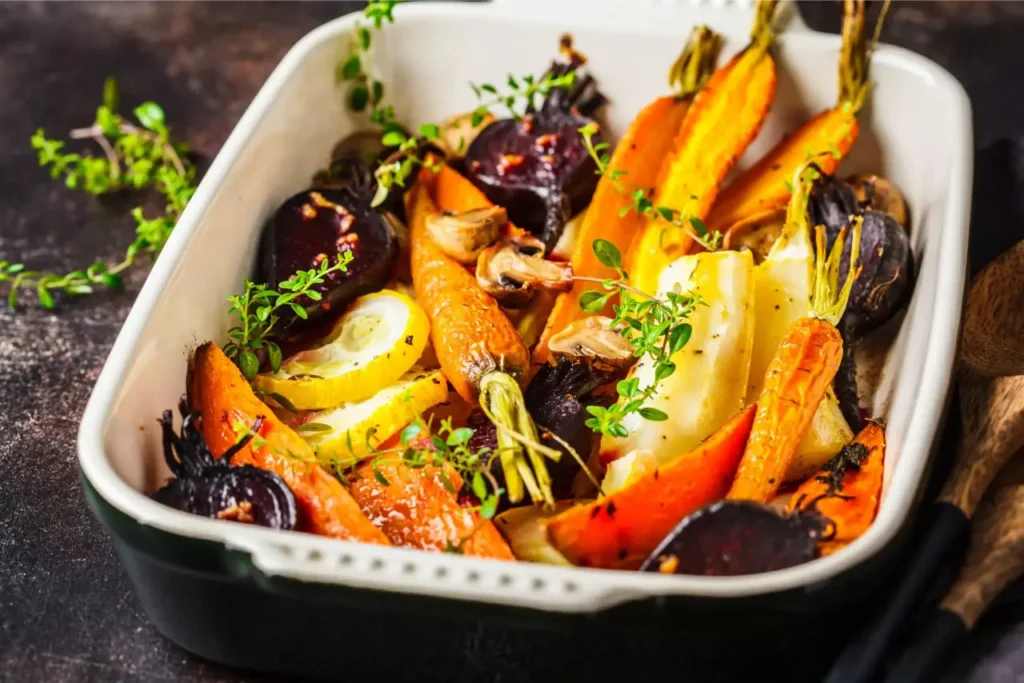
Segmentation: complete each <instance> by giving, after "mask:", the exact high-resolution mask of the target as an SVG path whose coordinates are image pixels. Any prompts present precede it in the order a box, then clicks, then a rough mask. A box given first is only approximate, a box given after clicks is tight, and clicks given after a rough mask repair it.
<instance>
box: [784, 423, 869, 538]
mask: <svg viewBox="0 0 1024 683" xmlns="http://www.w3.org/2000/svg"><path fill="white" fill-rule="evenodd" d="M884 467H885V429H884V428H883V427H882V425H880V424H878V423H877V422H868V423H867V425H866V426H865V427H864V429H862V430H861V432H860V434H858V435H857V438H855V439H854V440H853V441H852V442H851V443H850V444H849V445H847V446H844V447H843V450H841V451H840V452H839V454H838V455H836V456H835V457H834V458H832V460H830V461H828V462H827V463H826V464H825V466H824V467H823V468H822V469H821V471H819V472H818V473H817V474H816V475H815V476H813V477H811V478H810V479H808V480H807V481H805V482H804V483H803V484H801V485H800V488H798V489H797V490H796V491H795V492H794V493H793V496H792V497H791V498H790V499H789V510H790V512H792V511H794V510H797V509H806V508H811V509H814V510H817V511H818V512H820V513H821V514H822V515H824V516H825V517H827V518H828V519H830V520H831V521H832V524H833V525H834V528H835V534H834V535H833V536H832V537H831V538H830V539H829V540H827V541H822V542H820V543H819V544H818V550H819V552H820V553H821V554H822V555H828V554H830V553H834V552H835V551H837V550H839V549H840V548H842V547H844V546H845V545H847V544H848V543H850V542H851V541H853V540H854V539H856V538H857V537H858V536H860V535H861V534H863V533H864V532H865V531H867V529H868V527H869V526H871V522H873V521H874V519H875V515H876V514H877V513H878V499H879V497H880V496H881V495H882V475H883V474H884Z"/></svg>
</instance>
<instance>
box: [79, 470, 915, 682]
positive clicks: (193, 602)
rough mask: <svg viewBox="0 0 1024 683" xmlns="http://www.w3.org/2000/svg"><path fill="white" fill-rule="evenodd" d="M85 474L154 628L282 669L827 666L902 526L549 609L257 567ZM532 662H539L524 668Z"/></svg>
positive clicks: (310, 672)
mask: <svg viewBox="0 0 1024 683" xmlns="http://www.w3.org/2000/svg"><path fill="white" fill-rule="evenodd" d="M82 486H83V488H84V490H85V494H86V498H87V499H88V502H89V505H90V506H91V507H92V509H93V512H94V513H95V514H96V516H97V517H98V518H99V519H100V521H101V522H102V523H103V524H104V526H106V528H107V529H108V530H109V531H110V534H111V536H112V537H113V539H114V545H115V548H116V550H117V553H118V555H119V557H120V559H121V562H122V564H123V565H124V567H125V569H126V570H127V571H128V574H129V576H130V578H131V580H132V584H133V586H134V589H135V593H136V595H137V596H138V598H139V601H140V603H141V604H142V607H143V609H144V610H145V612H146V614H147V616H148V617H149V618H150V619H151V620H152V621H153V623H154V624H155V625H156V627H157V628H158V629H159V630H160V631H161V633H163V634H164V635H165V636H166V637H167V638H169V639H170V640H172V641H173V642H175V643H176V644H178V645H179V646H181V647H182V648H184V649H186V650H188V651H190V652H193V653H195V654H197V655H199V656H201V657H204V658H206V659H209V660H212V661H216V662H220V663H224V664H228V665H230V666H235V667H239V668H243V669H249V670H253V671H260V672H272V673H276V674H282V675H286V676H288V677H289V679H291V680H294V679H295V678H301V679H318V680H340V679H346V678H348V677H349V676H351V675H352V674H353V673H354V672H360V675H361V676H365V675H372V676H374V677H380V678H381V679H382V680H423V678H422V677H419V676H418V673H417V672H420V673H422V672H425V671H429V670H430V669H431V667H432V666H433V664H432V663H435V664H436V663H438V662H440V661H442V658H443V660H444V661H445V662H447V663H446V670H450V661H451V658H455V659H456V661H462V660H465V662H466V667H467V668H466V671H467V676H468V678H467V679H466V680H479V679H480V676H479V675H474V674H473V673H472V672H476V674H480V667H481V666H483V667H485V668H486V667H487V666H489V662H491V658H498V660H500V661H501V667H500V668H501V669H502V670H504V671H506V672H507V671H508V669H509V666H511V667H512V668H513V669H514V670H516V671H521V672H522V673H523V674H524V676H525V678H526V679H529V680H549V679H550V680H582V679H583V678H582V674H583V673H584V672H586V671H588V670H593V672H594V673H593V674H592V675H593V676H598V677H599V678H598V680H605V678H606V677H609V678H610V677H611V676H613V675H614V676H616V677H619V676H621V677H624V678H625V680H641V677H642V676H655V675H664V673H666V672H670V671H671V672H675V673H679V674H682V675H683V677H682V678H678V677H676V678H674V679H673V680H683V681H690V680H693V681H705V680H709V681H728V680H737V681H741V680H754V678H753V677H755V676H756V677H757V678H756V679H757V680H759V681H765V680H775V676H778V677H779V678H780V679H781V678H784V676H783V674H784V672H786V671H787V670H788V671H792V669H793V667H794V666H797V665H799V666H800V667H801V669H802V673H809V672H810V671H819V670H820V671H822V672H824V670H825V669H826V668H827V666H828V664H829V662H830V661H831V658H832V657H833V656H834V655H835V653H836V652H837V650H838V648H839V647H840V646H841V645H842V643H843V642H844V640H845V639H846V637H848V635H849V634H850V633H851V632H852V631H853V630H854V629H855V628H856V626H857V625H859V624H860V623H861V621H862V620H863V619H864V618H866V617H867V616H868V615H867V614H866V612H865V609H864V608H865V606H866V605H870V604H871V602H872V601H871V600H869V599H867V598H868V597H869V596H870V595H871V594H872V593H873V592H874V591H875V590H876V589H878V588H879V584H880V582H881V579H882V578H883V577H885V576H886V575H887V574H889V573H890V570H891V569H892V563H893V560H894V558H895V557H896V556H897V554H898V552H897V551H898V549H899V547H900V546H901V545H902V544H903V543H904V542H905V540H906V537H907V534H906V528H904V530H903V531H901V532H900V534H898V536H897V538H896V540H895V541H894V542H893V543H891V544H890V545H889V546H888V547H887V548H886V550H885V551H884V552H883V553H880V554H879V555H877V556H875V557H873V558H872V559H871V560H869V561H868V562H866V563H864V564H862V565H860V566H858V567H856V568H855V569H853V570H851V571H850V572H847V573H846V574H843V575H840V576H839V577H836V578H835V579H834V580H832V581H829V582H826V583H823V584H819V585H816V586H812V587H808V588H806V589H803V590H796V591H789V592H785V593H776V594H770V595H765V596H758V597H752V598H743V599H708V598H694V597H687V596H666V597H660V598H650V599H646V600H637V601H633V602H629V603H626V604H622V605H619V606H616V607H613V608H610V609H606V610H603V611H600V612H595V613H587V614H560V613H554V612H543V611H539V610H533V609H525V608H513V607H507V606H499V605H491V604H485V603H474V602H467V601H460V600H449V599H442V598H435V597H428V596H422V595H408V594H401V593H389V592H386V591H373V590H365V589H355V588H347V587H343V586H334V585H324V584H317V583H306V582H301V581H295V580H291V579H285V578H280V577H270V576H267V575H265V574H263V573H262V572H261V571H259V570H258V569H257V568H256V567H254V566H253V564H252V563H251V561H250V559H249V556H248V555H247V554H246V553H242V552H238V551H234V550H229V549H228V548H227V547H225V546H224V545H222V544H220V543H217V542H213V541H205V540H198V539H192V538H187V537H184V536H179V535H175V534H171V533H168V532H165V531H161V530H158V529H154V528H152V527H147V526H144V525H141V524H139V523H138V522H136V521H135V520H134V519H133V518H131V517H129V516H127V515H125V514H124V513H122V512H121V511H119V510H117V509H116V508H114V507H113V506H111V505H110V504H109V503H107V502H106V501H105V500H104V499H103V498H102V497H101V496H100V495H99V494H98V493H97V492H96V490H95V489H94V488H93V487H92V485H91V484H90V483H89V482H88V480H87V479H86V478H85V477H84V476H83V477H82ZM541 661H543V662H545V663H546V664H545V669H544V670H543V671H534V670H532V669H531V666H532V663H533V662H541ZM552 662H554V663H555V664H554V666H553V667H552ZM798 662H799V664H797V663H798ZM493 663H494V664H495V665H496V664H497V660H496V661H495V662H493ZM438 666H439V664H438ZM427 678H429V676H427ZM516 678H518V677H516ZM485 679H486V680H493V676H491V675H490V674H486V678H485Z"/></svg>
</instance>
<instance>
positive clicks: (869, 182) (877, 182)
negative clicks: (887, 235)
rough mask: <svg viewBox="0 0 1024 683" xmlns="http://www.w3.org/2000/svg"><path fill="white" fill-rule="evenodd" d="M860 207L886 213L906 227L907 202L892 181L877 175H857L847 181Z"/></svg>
mask: <svg viewBox="0 0 1024 683" xmlns="http://www.w3.org/2000/svg"><path fill="white" fill-rule="evenodd" d="M846 182H848V183H849V184H850V187H851V188H853V194H854V196H855V197H857V203H858V204H860V207H861V208H862V209H871V210H872V211H878V212H879V213H887V214H889V215H890V216H892V217H893V218H894V219H895V220H896V222H897V223H899V224H900V225H901V226H902V227H903V228H904V229H907V226H908V223H907V220H908V212H907V202H906V201H905V200H904V199H903V193H902V192H900V190H899V188H897V187H896V185H895V184H894V183H892V182H891V181H890V180H887V179H885V178H883V177H881V176H877V175H871V174H869V175H857V176H853V177H851V178H848V179H847V181H846Z"/></svg>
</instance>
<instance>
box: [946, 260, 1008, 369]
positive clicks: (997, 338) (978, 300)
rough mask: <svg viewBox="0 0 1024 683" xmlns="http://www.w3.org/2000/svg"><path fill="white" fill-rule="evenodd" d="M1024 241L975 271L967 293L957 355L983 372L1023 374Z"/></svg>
mask: <svg viewBox="0 0 1024 683" xmlns="http://www.w3.org/2000/svg"><path fill="white" fill-rule="evenodd" d="M1022 338H1024V241H1022V242H1018V243H1017V244H1016V245H1014V246H1013V247H1010V248H1009V249H1007V250H1006V251H1004V252H1003V253H1002V254H1000V255H999V256H998V257H997V258H996V259H995V260H994V261H992V263H990V264H988V265H987V266H985V268H984V269H983V270H982V271H981V272H980V273H978V275H977V276H976V277H975V278H974V283H973V284H972V285H971V292H970V294H969V295H968V297H967V314H966V316H965V317H964V334H963V341H962V343H961V346H960V358H961V359H962V360H963V362H964V363H966V364H967V365H969V366H970V368H971V369H972V370H974V371H975V372H978V373H980V374H983V375H989V376H1001V375H1024V353H1021V339H1022Z"/></svg>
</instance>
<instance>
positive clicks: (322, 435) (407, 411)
mask: <svg viewBox="0 0 1024 683" xmlns="http://www.w3.org/2000/svg"><path fill="white" fill-rule="evenodd" d="M447 400H448V382H447V380H445V378H444V375H442V374H441V371H440V370H430V371H428V370H423V369H422V368H419V367H415V368H413V369H412V370H410V371H409V372H407V373H406V374H404V375H402V376H401V377H400V378H399V379H398V381H397V382H394V383H392V384H390V385H389V386H387V387H384V388H383V389H381V390H380V391H378V392H377V393H376V394H374V395H373V396H372V397H371V398H368V399H366V400H364V401H359V402H353V403H345V404H343V405H340V406H338V407H337V408H332V409H330V410H320V411H317V412H315V413H312V414H308V415H307V416H306V419H305V420H304V422H305V423H306V424H307V425H309V426H311V427H312V426H313V424H315V426H316V427H317V429H315V430H313V429H308V428H307V429H303V428H302V427H301V426H299V427H298V429H297V431H298V433H299V434H301V435H302V438H304V439H305V440H306V441H307V442H308V443H309V445H310V446H312V447H313V449H314V450H316V452H317V456H318V457H319V458H320V459H321V460H322V461H324V462H326V463H330V464H332V465H338V466H348V465H351V464H355V463H356V462H358V461H360V460H362V459H363V458H366V457H368V456H370V455H372V454H373V449H374V447H375V446H377V445H378V444H380V443H382V442H383V441H386V440H387V439H388V438H389V437H390V436H392V435H394V434H395V433H396V432H398V430H400V429H401V428H402V427H404V426H405V425H407V424H409V422H411V421H412V420H413V419H415V418H416V417H417V416H418V415H420V414H421V413H423V411H425V410H427V409H428V408H432V407H433V406H436V405H437V404H438V403H444V402H445V401H447ZM310 423H313V424H310Z"/></svg>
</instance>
